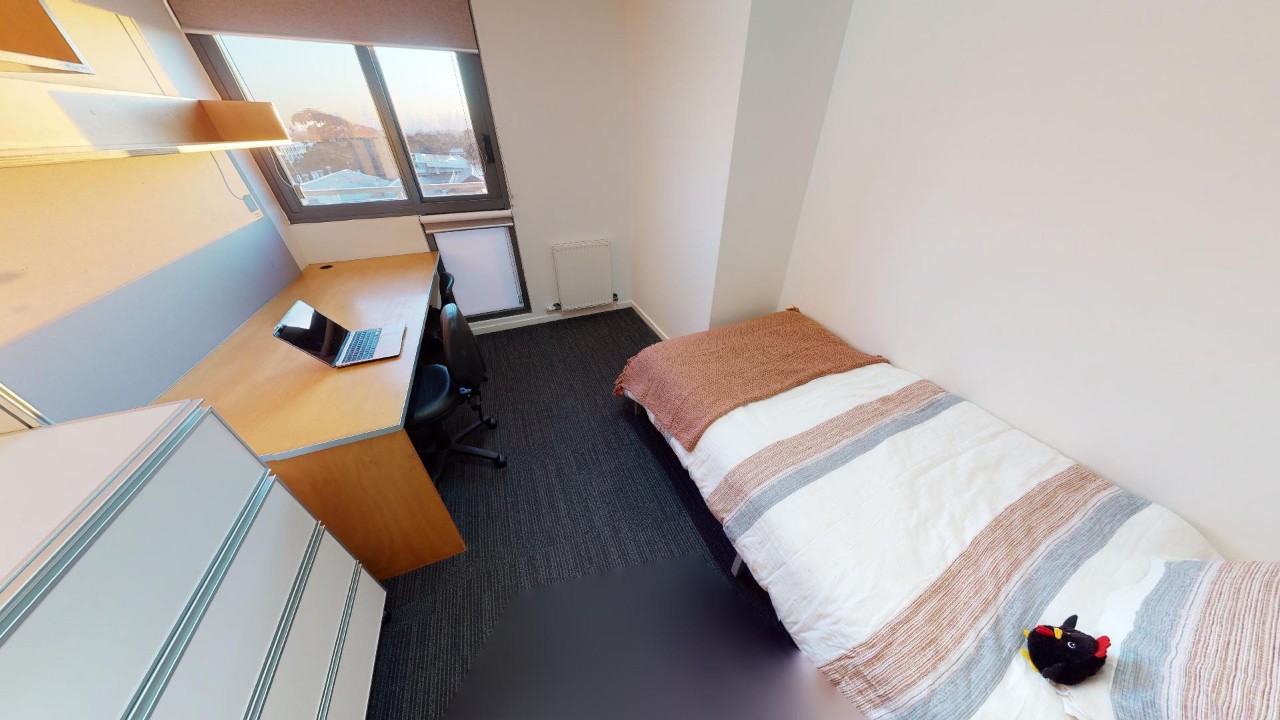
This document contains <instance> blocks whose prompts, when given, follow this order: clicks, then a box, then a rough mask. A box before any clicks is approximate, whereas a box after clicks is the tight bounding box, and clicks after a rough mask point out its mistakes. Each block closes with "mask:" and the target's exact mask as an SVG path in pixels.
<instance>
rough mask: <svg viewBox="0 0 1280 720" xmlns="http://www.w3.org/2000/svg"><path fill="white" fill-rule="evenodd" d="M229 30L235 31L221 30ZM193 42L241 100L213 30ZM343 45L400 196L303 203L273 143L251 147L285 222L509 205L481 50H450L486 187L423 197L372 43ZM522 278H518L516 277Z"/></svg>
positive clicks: (218, 82) (218, 80)
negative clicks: (352, 58) (374, 117)
mask: <svg viewBox="0 0 1280 720" xmlns="http://www.w3.org/2000/svg"><path fill="white" fill-rule="evenodd" d="M223 34H227V35H232V34H236V33H223ZM187 39H188V41H190V43H191V46H192V48H194V49H195V51H196V55H197V56H198V57H199V58H200V62H201V64H203V65H204V68H205V71H206V72H207V74H208V75H209V79H210V81H212V82H213V85H214V87H215V88H216V89H217V91H218V94H219V95H221V96H222V97H223V99H226V100H246V99H247V98H246V97H245V96H244V93H243V91H242V90H241V88H240V85H239V83H238V82H237V81H236V77H235V73H234V72H233V71H232V70H231V66H230V64H229V63H228V62H227V58H226V56H225V55H224V54H223V52H222V47H221V46H220V45H219V44H218V40H217V38H216V37H215V36H213V35H197V34H188V35H187ZM336 44H340V45H348V46H350V47H352V48H354V49H355V54H356V58H357V60H358V61H359V63H360V69H361V71H362V72H363V73H364V79H365V84H366V85H367V86H368V88H369V94H370V96H371V97H372V98H373V104H374V107H375V109H376V110H377V113H378V119H379V121H381V123H382V129H383V131H384V132H385V133H386V135H387V144H388V145H389V146H390V148H391V156H392V157H393V158H394V160H395V164H396V170H397V171H398V172H399V173H400V178H401V184H402V186H403V187H404V191H405V195H406V199H404V200H377V201H371V202H363V203H342V204H335V205H303V204H302V200H301V199H300V198H299V197H298V194H297V192H295V191H294V189H293V183H292V181H291V180H290V179H289V178H288V177H287V176H286V175H285V174H284V168H283V167H282V166H281V164H280V160H279V159H278V158H277V157H276V154H275V151H274V149H272V148H269V147H268V148H253V149H251V150H250V151H249V152H250V153H251V154H252V155H253V158H254V160H255V161H256V162H257V163H258V167H259V168H260V169H261V170H262V174H263V175H264V176H265V177H266V179H267V184H268V185H270V186H271V191H272V193H273V194H274V195H275V196H276V200H277V202H278V203H279V205H280V208H281V209H282V210H283V211H284V214H285V216H286V217H287V218H288V219H289V222H290V223H313V222H332V221H337V220H357V219H363V218H379V217H402V216H410V215H412V216H429V215H439V214H443V213H466V212H479V211H486V210H510V209H511V200H510V196H509V194H508V190H507V182H506V174H505V172H504V170H503V164H502V153H501V150H500V149H499V146H498V145H499V143H498V138H497V133H496V132H495V129H494V122H493V111H492V108H491V106H490V104H489V91H488V86H487V85H486V84H485V81H484V69H483V67H482V66H481V64H480V56H479V55H478V54H476V53H466V52H457V51H455V53H454V54H455V56H456V57H457V59H458V71H459V75H460V76H461V78H462V88H463V93H464V94H465V95H466V99H467V109H468V110H469V111H470V114H471V126H472V129H473V130H474V131H475V135H476V143H477V145H478V146H479V148H480V154H481V157H482V159H483V160H484V165H485V178H484V179H485V183H486V185H487V187H488V190H489V192H488V193H486V194H484V195H467V196H441V197H429V198H424V197H422V193H421V191H420V190H419V187H418V180H417V177H416V175H415V174H414V171H413V159H412V157H411V154H410V150H409V147H408V145H407V144H406V142H405V136H404V132H403V130H402V128H401V127H400V121H399V119H398V118H397V117H396V113H395V107H394V105H393V104H392V100H391V94H390V92H389V91H388V89H387V86H386V83H385V81H384V80H383V77H382V71H381V68H379V66H378V61H377V59H376V54H375V52H374V49H373V48H372V47H371V46H368V45H359V44H356V43H336ZM521 279H522V281H523V278H521Z"/></svg>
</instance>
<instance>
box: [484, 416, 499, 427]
mask: <svg viewBox="0 0 1280 720" xmlns="http://www.w3.org/2000/svg"><path fill="white" fill-rule="evenodd" d="M484 426H485V427H487V428H489V429H490V430H492V429H494V428H496V427H498V421H497V420H495V419H494V418H491V417H489V418H485V419H484Z"/></svg>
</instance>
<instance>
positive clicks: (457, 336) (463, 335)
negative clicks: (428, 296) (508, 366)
mask: <svg viewBox="0 0 1280 720" xmlns="http://www.w3.org/2000/svg"><path fill="white" fill-rule="evenodd" d="M440 336H441V338H440V339H441V340H442V341H443V342H444V363H445V365H446V366H447V367H448V368H449V375H450V376H451V377H452V378H453V381H454V382H455V383H457V384H458V387H460V388H463V389H466V390H475V389H477V388H479V387H480V383H481V382H483V381H484V374H485V370H484V358H482V357H480V343H478V342H476V336H475V335H473V334H472V333H471V326H470V325H467V319H466V318H465V317H463V316H462V313H461V312H459V311H458V304H457V303H449V304H448V305H445V306H444V307H443V308H441V309H440Z"/></svg>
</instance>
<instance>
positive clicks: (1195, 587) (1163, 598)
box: [1067, 560, 1280, 720]
mask: <svg viewBox="0 0 1280 720" xmlns="http://www.w3.org/2000/svg"><path fill="white" fill-rule="evenodd" d="M1102 621H1103V622H1104V623H1106V624H1107V626H1108V628H1109V631H1110V632H1112V633H1114V636H1113V638H1112V639H1113V640H1114V641H1115V645H1114V646H1113V652H1112V657H1111V660H1110V663H1109V664H1108V665H1107V666H1106V667H1104V668H1103V671H1102V672H1101V673H1099V675H1098V677H1097V679H1096V681H1095V682H1090V683H1089V684H1087V685H1079V686H1077V687H1073V688H1071V689H1070V691H1069V692H1068V701H1067V704H1068V708H1069V709H1070V710H1071V712H1072V714H1073V715H1075V716H1076V717H1078V718H1082V719H1083V720H1113V719H1114V720H1148V719H1153V720H1184V719H1185V720H1198V719H1199V718H1213V719H1214V720H1261V719H1262V718H1280V563H1266V562H1198V561H1193V560H1174V561H1163V560H1156V561H1153V562H1152V569H1151V572H1150V573H1149V574H1148V575H1147V577H1146V578H1145V579H1143V581H1142V582H1140V583H1138V584H1137V585H1136V586H1134V587H1133V588H1132V589H1130V590H1127V591H1124V592H1122V593H1119V594H1118V596H1116V597H1113V598H1112V600H1111V601H1110V602H1109V603H1108V608H1107V613H1106V615H1104V616H1103V619H1102Z"/></svg>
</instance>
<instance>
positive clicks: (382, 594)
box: [327, 570, 387, 720]
mask: <svg viewBox="0 0 1280 720" xmlns="http://www.w3.org/2000/svg"><path fill="white" fill-rule="evenodd" d="M386 598H387V593H386V591H385V590H383V589H382V587H381V586H380V585H378V583H377V581H376V580H374V579H373V577H372V576H371V575H369V573H367V572H364V571H363V570H361V571H360V584H359V585H357V586H356V599H355V603H354V604H353V605H352V606H351V619H350V621H349V622H348V623H347V636H346V639H345V640H344V641H343V643H342V657H341V660H340V661H339V663H338V674H337V677H336V679H335V680H334V683H333V696H332V700H331V701H330V703H329V714H328V716H327V717H328V720H361V718H363V717H364V716H365V713H366V712H367V711H368V708H369V683H370V682H372V680H373V660H374V656H375V655H376V654H377V651H378V633H380V632H381V631H382V605H383V602H384V601H385V600H386Z"/></svg>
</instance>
